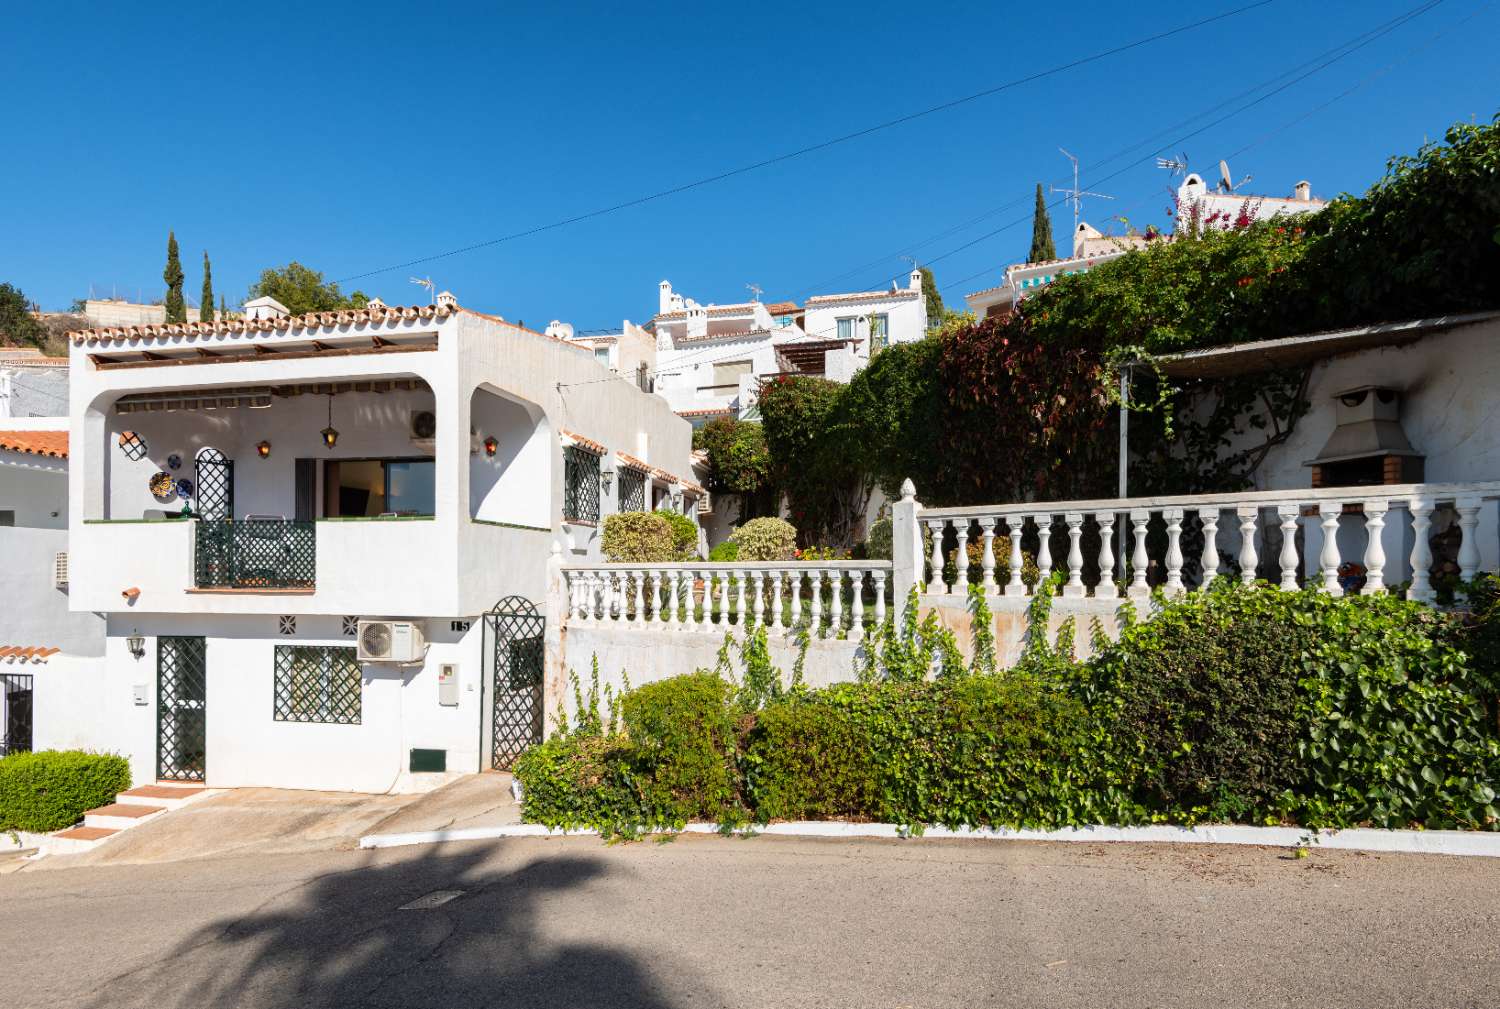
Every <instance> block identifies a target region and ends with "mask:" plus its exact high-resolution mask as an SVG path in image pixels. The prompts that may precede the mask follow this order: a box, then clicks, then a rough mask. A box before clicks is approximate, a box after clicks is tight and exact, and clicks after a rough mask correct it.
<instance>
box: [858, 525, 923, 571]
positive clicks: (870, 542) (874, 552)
mask: <svg viewBox="0 0 1500 1009" xmlns="http://www.w3.org/2000/svg"><path fill="white" fill-rule="evenodd" d="M923 531H924V532H925V531H926V530H925V527H924V530H923ZM894 539H895V538H894V536H893V535H892V529H891V520H890V518H888V517H887V518H883V519H876V520H875V521H874V522H872V523H870V531H869V532H868V533H866V534H865V556H866V557H868V558H869V559H870V560H872V561H888V560H890V559H891V548H892V546H893V545H894Z"/></svg>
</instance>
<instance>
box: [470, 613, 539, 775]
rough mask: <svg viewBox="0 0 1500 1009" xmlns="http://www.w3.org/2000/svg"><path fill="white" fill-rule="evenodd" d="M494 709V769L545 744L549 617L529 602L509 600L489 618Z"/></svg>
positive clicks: (491, 736) (490, 614)
mask: <svg viewBox="0 0 1500 1009" xmlns="http://www.w3.org/2000/svg"><path fill="white" fill-rule="evenodd" d="M484 624H485V633H486V634H487V635H488V636H489V639H490V648H489V650H488V661H489V665H490V670H491V674H490V684H491V689H492V690H493V691H494V708H493V715H492V719H491V723H490V732H491V735H490V766H491V767H494V768H497V769H503V768H508V767H510V766H511V764H512V763H514V762H515V759H516V758H517V757H519V756H520V755H521V754H522V753H523V752H525V750H526V749H527V747H530V746H534V745H536V744H537V743H540V742H541V741H542V663H543V649H544V647H545V643H544V638H543V631H544V630H545V629H546V618H545V617H543V616H542V615H541V614H540V613H538V612H537V608H536V606H535V605H534V604H533V603H532V602H531V600H529V599H523V598H521V597H520V596H510V597H508V598H506V599H502V600H501V601H500V602H498V603H496V604H495V607H494V609H492V610H490V612H488V613H486V614H485V617H484Z"/></svg>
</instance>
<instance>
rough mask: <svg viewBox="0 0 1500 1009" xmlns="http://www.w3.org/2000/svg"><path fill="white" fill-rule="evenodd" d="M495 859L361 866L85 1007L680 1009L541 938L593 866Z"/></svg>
mask: <svg viewBox="0 0 1500 1009" xmlns="http://www.w3.org/2000/svg"><path fill="white" fill-rule="evenodd" d="M493 856H494V848H493V847H491V846H488V845H485V846H464V847H463V848H462V849H459V850H453V849H451V848H448V849H445V848H444V847H434V848H432V849H429V851H428V852H427V853H425V854H424V855H423V856H421V857H419V858H401V859H399V860H385V859H379V860H377V859H375V858H374V857H373V856H372V857H371V859H370V861H368V862H367V863H366V864H365V865H363V866H361V867H358V868H353V869H349V870H345V871H339V872H335V873H331V874H328V875H325V876H322V877H318V878H316V879H314V880H312V881H310V882H307V883H305V884H303V885H302V886H300V887H296V888H294V889H292V890H289V891H287V892H283V893H282V894H280V895H278V896H277V897H273V898H271V899H270V900H268V901H267V902H266V903H265V904H263V905H262V906H261V908H260V909H259V910H257V911H255V912H252V913H250V914H247V915H240V916H235V917H229V918H225V919H224V920H222V921H219V922H215V923H214V924H212V925H210V926H207V927H204V928H202V929H199V930H198V931H197V932H196V933H194V934H193V935H191V936H189V937H188V938H187V939H185V940H183V941H182V942H181V943H179V944H178V946H177V947H176V948H175V949H174V950H173V951H172V952H171V953H170V954H168V955H167V956H166V957H165V958H163V959H162V960H160V961H157V962H155V963H153V964H151V965H149V966H147V967H145V968H141V969H138V970H136V971H132V972H131V973H130V974H127V975H125V976H124V977H120V978H117V979H116V980H115V981H113V982H111V983H110V984H109V985H108V986H107V988H106V990H105V991H104V992H102V993H100V994H101V997H100V998H99V999H98V1001H97V1002H96V1005H98V1006H100V1007H103V1006H120V1005H147V1006H152V1007H160V1009H165V1007H167V1006H182V1007H189V1006H191V1007H193V1009H203V1007H208V1006H235V1007H242V1006H243V1007H256V1009H262V1007H267V1009H269V1007H282V1006H286V1007H293V1006H295V1007H298V1009H303V1007H312V1006H360V1007H364V1006H432V1007H443V1009H463V1007H470V1006H474V1007H479V1006H527V1007H564V1006H567V1007H578V1006H598V1007H627V1006H629V1007H643V1009H655V1007H662V1009H668V1007H671V1006H675V1005H679V1004H686V1003H685V1002H679V1001H677V1000H674V999H671V998H669V997H668V996H667V995H666V994H665V993H664V992H663V991H662V990H661V987H660V985H659V984H657V983H656V982H655V981H654V980H653V977H652V973H651V971H650V970H649V969H648V968H647V965H646V964H645V963H643V962H641V960H640V958H638V957H637V956H635V955H634V954H632V953H630V952H626V951H624V950H622V949H620V948H617V947H614V946H612V945H611V944H610V943H609V942H608V940H607V938H606V939H603V940H600V941H588V942H580V941H577V940H576V939H573V940H571V941H566V942H558V941H555V940H552V939H549V938H547V936H546V935H544V934H543V930H542V927H541V926H543V924H544V919H545V916H546V915H547V914H548V913H549V905H554V906H553V907H552V908H551V909H550V910H551V912H552V913H562V912H561V911H560V910H559V909H558V908H556V907H555V905H556V904H558V903H562V902H561V901H558V900H555V898H558V897H559V896H560V895H561V894H563V893H564V892H566V891H570V890H576V889H579V888H584V887H587V886H588V884H590V883H591V882H593V881H596V880H600V879H602V878H603V877H604V876H605V875H606V874H607V873H609V872H610V871H611V870H610V868H609V867H608V866H607V865H606V864H605V862H604V861H603V860H601V859H598V858H591V857H582V856H575V855H563V856H558V857H554V858H543V859H536V860H533V861H530V862H528V863H527V864H525V865H522V866H520V867H519V868H501V867H496V866H493V865H492V866H488V867H486V866H485V865H484V864H483V863H484V861H485V860H486V859H487V858H490V859H493ZM387 858H389V856H387ZM444 890H450V891H451V890H462V891H463V894H462V895H461V896H459V897H457V898H455V899H453V900H452V901H450V902H447V903H444V904H442V905H441V906H438V907H434V908H431V909H422V910H402V909H401V906H402V905H404V904H407V903H409V902H411V901H414V900H417V899H419V898H422V897H424V896H427V895H429V894H433V893H434V892H436V891H444ZM185 899H190V898H185ZM566 904H567V905H568V909H567V913H568V914H569V915H571V917H570V918H569V919H568V920H567V929H566V930H567V932H568V933H570V934H571V935H572V936H577V935H578V933H579V931H580V927H579V926H580V920H579V918H578V915H579V912H580V908H582V910H583V911H584V913H586V911H587V898H586V896H585V897H584V900H582V901H580V900H579V899H577V898H576V897H575V898H574V899H570V900H568V901H566ZM582 924H583V925H585V926H587V924H588V923H587V921H584V922H582ZM554 934H555V933H554ZM679 980H680V979H679ZM699 994H700V995H701V994H702V989H701V987H700V988H699ZM137 999H138V1001H136V1000H137Z"/></svg>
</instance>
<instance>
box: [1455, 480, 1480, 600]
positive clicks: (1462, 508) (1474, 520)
mask: <svg viewBox="0 0 1500 1009" xmlns="http://www.w3.org/2000/svg"><path fill="white" fill-rule="evenodd" d="M1483 504H1484V502H1483V501H1482V500H1481V499H1479V498H1476V497H1463V498H1459V499H1458V501H1457V502H1456V505H1455V506H1456V507H1457V508H1458V528H1459V532H1460V535H1461V536H1462V537H1463V538H1462V539H1461V540H1460V541H1459V544H1458V576H1459V577H1460V578H1462V579H1463V580H1464V581H1466V582H1467V581H1472V580H1473V578H1474V576H1475V575H1477V574H1479V509H1480V508H1481V507H1482V506H1483Z"/></svg>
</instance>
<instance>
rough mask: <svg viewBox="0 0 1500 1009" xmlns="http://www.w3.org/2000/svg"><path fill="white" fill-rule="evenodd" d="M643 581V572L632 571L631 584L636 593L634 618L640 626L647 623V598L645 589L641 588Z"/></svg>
mask: <svg viewBox="0 0 1500 1009" xmlns="http://www.w3.org/2000/svg"><path fill="white" fill-rule="evenodd" d="M642 581H644V579H643V578H642V576H641V572H639V571H632V572H631V574H630V583H631V588H632V590H634V592H635V616H634V620H635V622H636V623H638V624H643V623H645V622H646V598H645V592H644V589H642V587H641V582H642Z"/></svg>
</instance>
